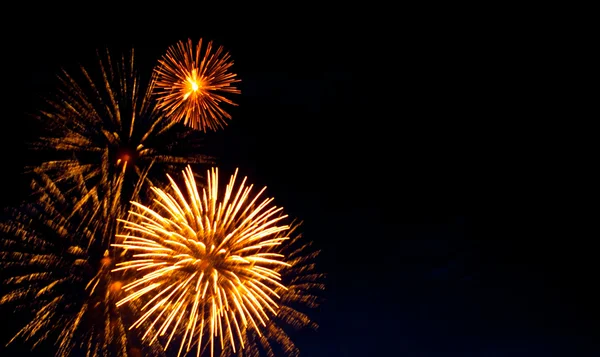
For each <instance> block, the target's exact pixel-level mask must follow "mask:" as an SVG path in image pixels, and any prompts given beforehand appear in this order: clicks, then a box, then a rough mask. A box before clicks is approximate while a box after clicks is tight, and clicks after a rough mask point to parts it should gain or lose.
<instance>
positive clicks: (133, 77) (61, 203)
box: [0, 40, 323, 357]
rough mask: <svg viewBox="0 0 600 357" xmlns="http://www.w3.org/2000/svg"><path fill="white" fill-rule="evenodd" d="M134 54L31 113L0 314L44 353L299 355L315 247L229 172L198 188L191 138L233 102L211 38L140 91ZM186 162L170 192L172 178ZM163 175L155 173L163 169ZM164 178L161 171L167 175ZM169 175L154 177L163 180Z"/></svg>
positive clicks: (0, 262)
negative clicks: (29, 150) (20, 318)
mask: <svg viewBox="0 0 600 357" xmlns="http://www.w3.org/2000/svg"><path fill="white" fill-rule="evenodd" d="M133 60H134V56H133V51H132V52H131V53H130V55H129V56H122V57H121V58H120V59H119V60H117V61H114V60H113V59H112V58H111V56H110V54H109V53H108V52H106V53H104V55H103V56H99V70H98V71H96V72H95V74H96V75H95V76H94V73H93V72H91V71H89V70H88V69H86V68H83V67H82V68H81V71H80V75H81V76H80V77H79V78H78V77H77V76H73V75H72V74H70V73H68V72H66V71H63V72H62V74H61V75H60V76H59V79H60V86H59V89H58V93H59V95H58V96H57V97H55V98H53V99H48V100H47V104H48V105H49V106H48V108H46V109H44V110H42V111H41V112H40V115H39V119H40V122H41V123H43V124H44V130H45V134H44V135H43V136H42V137H41V138H40V139H39V140H37V141H36V142H35V143H34V148H35V149H40V150H44V151H46V152H47V153H48V154H53V155H52V159H49V160H43V162H41V163H40V164H39V165H36V166H33V167H32V168H31V170H30V173H32V174H33V175H34V179H33V180H32V186H31V187H32V190H33V194H32V197H31V198H32V199H31V201H30V202H29V203H24V204H23V205H21V206H19V207H17V208H14V209H11V210H9V211H7V213H8V214H7V215H6V217H4V218H5V219H3V220H0V234H1V235H2V236H1V237H0V238H1V239H0V279H2V280H3V283H4V284H3V285H2V287H1V289H0V305H11V306H13V308H14V309H15V311H21V310H24V311H28V312H29V313H31V314H32V315H31V319H30V321H29V322H28V323H27V324H25V326H24V327H22V328H21V329H20V330H19V331H18V332H17V333H16V335H15V336H14V337H13V339H12V340H11V341H10V342H9V343H11V342H12V341H14V340H15V339H17V338H23V339H24V340H26V341H34V342H33V346H34V347H35V346H37V345H40V344H42V343H44V342H45V341H48V340H52V339H54V340H55V346H56V356H67V355H72V354H78V353H84V354H85V355H86V356H89V357H97V356H131V357H137V356H141V355H146V356H164V355H165V351H166V350H167V348H168V347H169V345H171V344H172V343H174V341H178V343H179V346H178V356H179V355H185V354H187V353H189V352H192V351H194V350H195V354H196V355H197V356H200V355H204V354H205V353H206V354H208V353H210V356H211V357H214V356H215V354H218V355H220V356H221V357H226V356H232V355H237V356H238V357H243V356H252V357H258V356H259V355H261V354H262V353H266V355H267V356H274V355H275V354H276V351H281V352H282V353H283V354H285V355H286V356H296V355H298V352H299V351H298V349H297V348H296V346H295V345H294V343H293V341H292V340H291V339H290V337H289V336H288V331H287V330H286V329H287V328H288V327H291V328H303V327H313V328H314V327H316V325H315V324H314V323H313V322H312V321H311V319H310V318H309V317H308V316H307V315H306V314H304V313H303V312H301V311H299V310H297V308H298V306H304V307H308V308H312V307H316V306H317V305H318V290H321V289H323V284H322V283H321V278H322V275H321V274H319V273H318V272H317V270H316V268H315V263H314V258H315V257H316V256H317V255H318V251H313V250H311V249H310V243H307V242H304V240H302V239H300V238H301V235H300V234H297V233H295V230H296V229H297V227H298V226H299V225H298V224H295V223H293V222H292V223H291V224H289V225H288V224H284V222H286V218H287V216H286V215H284V214H283V212H282V208H280V207H276V206H274V205H273V204H272V203H273V198H264V197H263V196H262V195H263V193H264V192H265V189H266V188H263V189H262V190H260V191H259V192H258V193H254V192H253V191H252V189H253V185H251V184H247V183H246V178H244V179H243V180H242V181H241V183H238V182H237V170H236V172H235V174H233V175H232V176H231V178H230V180H229V182H228V184H227V185H226V187H225V188H224V190H223V189H220V188H219V177H218V170H217V169H216V168H212V169H211V170H209V171H208V172H207V176H206V182H205V183H200V182H198V183H197V182H196V179H197V178H198V177H201V176H199V175H197V174H195V173H194V171H193V170H192V168H191V166H190V165H192V164H210V163H212V161H211V158H209V157H207V156H205V155H201V154H199V153H198V152H197V149H198V148H199V147H200V143H201V141H200V140H201V138H200V137H199V136H198V134H199V133H201V132H206V131H207V130H217V129H219V128H223V127H224V125H225V124H226V121H225V120H226V119H230V118H231V117H230V115H229V114H228V113H227V112H226V111H225V110H224V109H223V108H222V104H223V103H225V104H229V105H235V103H234V102H232V101H231V100H230V99H229V98H228V97H229V95H230V94H236V93H240V91H239V90H238V89H237V88H235V86H234V85H235V83H237V82H239V80H238V79H236V75H235V74H233V73H231V72H230V67H231V66H232V64H233V62H232V61H231V60H230V56H229V54H228V53H226V52H224V50H223V48H222V47H219V48H218V49H217V50H216V51H213V45H212V42H208V44H207V46H206V47H205V48H203V47H202V40H200V41H199V42H198V43H197V45H194V43H193V42H192V41H191V40H188V41H187V42H183V41H182V42H179V43H178V44H176V45H175V46H173V47H171V48H169V49H168V51H167V53H166V55H165V56H164V57H163V58H162V59H161V60H160V61H159V64H158V65H157V67H156V68H155V69H154V73H153V75H152V77H151V78H150V79H149V82H147V83H143V82H142V80H141V79H140V77H139V76H138V75H137V73H136V70H135V66H134V61H133ZM183 167H185V170H184V171H183V176H182V177H181V180H180V184H178V183H177V182H178V181H176V180H175V179H173V178H172V176H170V175H169V173H173V172H176V171H178V170H180V169H181V168H183ZM159 173H160V174H159ZM165 173H166V175H165ZM165 177H166V178H167V179H166V180H165V179H164V178H165Z"/></svg>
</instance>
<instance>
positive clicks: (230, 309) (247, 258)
mask: <svg viewBox="0 0 600 357" xmlns="http://www.w3.org/2000/svg"><path fill="white" fill-rule="evenodd" d="M236 176H237V171H236V174H234V175H233V176H232V177H231V180H230V181H229V184H228V185H227V187H226V190H225V192H224V193H222V196H221V195H220V192H219V190H218V188H219V187H218V171H217V170H216V169H213V170H212V171H211V172H209V174H208V182H207V187H206V188H205V189H203V190H202V191H201V192H200V191H199V190H198V187H197V185H196V182H195V179H194V175H193V172H192V170H191V169H190V168H189V167H188V168H187V169H186V171H185V173H184V181H185V190H181V189H180V188H179V186H178V185H177V184H176V183H175V181H173V179H172V178H170V180H171V187H170V189H171V190H170V192H168V191H165V190H161V189H157V188H153V191H154V193H155V195H156V199H155V204H154V206H153V207H146V206H143V205H141V204H139V203H136V202H134V203H133V207H134V210H133V211H132V215H131V217H132V219H131V220H129V221H125V229H126V230H127V231H128V232H127V234H124V235H121V236H120V237H122V238H123V239H124V242H123V243H122V244H116V246H118V247H122V248H125V249H127V250H129V251H131V252H135V253H136V254H134V255H133V256H132V258H131V260H129V261H126V262H123V263H119V264H118V265H121V267H119V268H117V269H115V271H118V270H122V269H131V268H135V269H136V270H137V271H149V272H148V273H146V274H145V275H143V277H141V278H139V279H137V280H135V281H133V282H131V283H130V284H128V285H126V286H124V287H123V290H124V291H125V292H130V294H129V295H128V296H127V297H125V298H124V299H123V300H121V301H119V302H118V303H117V305H121V304H123V303H126V302H128V301H130V300H134V299H137V298H139V297H142V296H144V295H148V294H151V293H154V297H152V298H151V299H150V300H149V302H148V303H146V305H145V306H144V307H147V308H148V311H147V312H146V313H144V315H143V316H142V317H141V318H140V319H139V320H138V321H137V322H136V323H134V325H133V327H136V326H137V325H138V324H140V323H142V322H144V321H145V320H146V319H149V318H151V316H153V315H154V316H155V317H154V321H153V322H152V324H151V325H155V324H157V323H158V321H159V319H160V317H162V316H163V315H164V316H165V318H164V319H163V322H162V324H161V325H160V327H159V328H158V332H159V334H164V333H166V332H167V331H169V329H170V333H169V339H168V341H167V346H168V345H169V342H170V341H171V339H172V337H173V336H174V334H175V332H176V331H177V327H179V326H183V327H185V332H184V334H183V338H182V342H181V347H180V349H179V352H180V353H181V351H182V350H183V349H184V347H185V349H186V352H187V351H188V350H189V349H190V347H191V345H192V341H194V343H197V354H198V355H200V352H201V351H202V341H203V339H204V338H207V339H208V341H209V344H210V351H211V356H213V354H214V345H215V339H218V340H219V343H220V346H221V348H223V347H224V340H225V339H227V338H228V339H229V342H230V343H231V346H232V348H233V350H234V351H235V348H236V345H237V344H239V345H241V346H242V347H243V343H244V342H243V340H244V338H243V335H242V331H245V330H246V329H248V327H250V326H251V327H253V328H254V329H256V330H258V331H260V328H259V325H262V326H265V325H266V321H268V320H269V318H270V314H273V315H274V314H276V309H277V308H278V304H277V302H276V300H278V299H279V298H280V296H279V295H278V294H277V293H276V292H275V289H277V288H283V289H285V287H284V286H283V285H282V284H281V275H280V274H279V273H278V272H277V270H276V269H275V267H277V266H289V264H288V263H286V262H285V255H283V254H281V253H279V251H280V250H281V249H280V247H281V245H282V243H283V242H284V241H286V240H287V239H288V238H287V237H286V236H285V235H283V233H284V232H285V231H286V230H288V228H289V227H288V226H286V225H277V224H278V222H279V221H281V220H282V219H284V218H285V216H284V215H281V214H280V213H281V208H276V207H274V206H270V203H271V201H272V198H271V199H265V200H262V201H260V202H259V198H260V196H261V194H262V192H263V191H264V189H263V191H260V192H259V193H258V194H257V195H255V196H252V195H251V189H252V186H251V185H250V186H246V185H245V181H246V179H244V180H243V181H242V183H241V184H240V185H239V187H236V185H235V180H236ZM196 333H197V334H198V337H196ZM147 334H148V332H146V334H145V335H144V336H146V335H147ZM154 338H157V336H154Z"/></svg>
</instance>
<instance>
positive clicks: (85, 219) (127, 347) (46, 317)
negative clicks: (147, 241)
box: [0, 175, 162, 357]
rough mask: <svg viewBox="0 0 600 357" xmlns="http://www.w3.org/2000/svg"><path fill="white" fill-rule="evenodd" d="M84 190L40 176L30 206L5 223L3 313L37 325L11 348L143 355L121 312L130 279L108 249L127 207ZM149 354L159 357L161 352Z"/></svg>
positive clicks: (0, 254)
mask: <svg viewBox="0 0 600 357" xmlns="http://www.w3.org/2000/svg"><path fill="white" fill-rule="evenodd" d="M77 182H78V183H76V184H75V185H72V184H70V185H69V186H68V187H67V186H66V185H62V184H60V183H57V182H55V181H53V180H51V179H50V178H49V177H47V176H45V175H40V176H38V177H37V178H36V179H35V180H34V181H33V182H32V188H33V191H34V195H33V197H32V201H31V203H26V204H24V205H23V206H21V207H18V208H15V209H11V210H9V212H8V217H6V218H8V219H7V220H3V221H2V222H0V233H1V234H2V237H1V238H2V239H0V275H1V276H2V278H3V285H2V289H3V290H4V291H3V292H4V294H1V295H2V296H0V305H3V306H6V307H8V308H13V309H14V311H18V312H20V313H21V314H23V315H28V314H29V317H30V320H29V322H28V323H26V324H25V326H23V327H22V328H21V329H20V330H19V331H18V332H17V333H16V335H15V336H14V337H13V339H12V340H11V341H10V342H9V343H12V342H13V341H15V340H17V339H24V340H25V341H27V342H31V343H32V344H33V347H36V346H38V345H40V344H43V343H44V342H46V341H52V340H55V341H56V343H55V346H56V356H70V355H74V354H78V353H81V354H83V353H85V355H86V356H90V357H95V356H129V355H130V351H131V350H132V349H134V350H135V348H138V349H139V347H136V346H134V345H132V343H131V337H132V336H131V334H130V333H128V331H127V329H126V327H125V325H126V324H127V321H126V313H125V312H124V310H122V309H121V310H119V309H117V307H116V301H117V300H119V299H120V298H121V297H122V296H121V294H122V292H121V290H120V287H121V285H122V280H121V279H122V278H123V277H122V276H119V275H114V274H113V273H111V270H112V268H113V267H114V261H115V258H116V257H115V254H114V252H110V251H108V250H106V249H105V248H104V247H109V246H110V243H111V238H110V237H114V234H115V231H116V224H117V221H116V217H117V216H119V215H120V214H122V212H123V211H124V207H123V206H122V205H120V204H118V202H117V198H118V196H117V195H115V194H114V193H113V192H106V196H103V195H100V194H98V191H96V190H95V188H92V189H89V188H88V187H87V186H86V185H85V182H84V180H83V179H82V178H80V179H79V180H78V181H77ZM119 185H120V183H119V182H113V185H111V186H109V187H114V189H115V190H118V189H119ZM83 196H86V197H88V198H89V199H85V200H82V199H81V197H83ZM111 200H113V201H111ZM82 203H84V204H83V206H81V205H82ZM144 348H145V347H144ZM145 352H146V353H147V354H148V355H153V356H160V355H162V348H161V347H160V346H159V345H158V344H155V345H153V346H149V347H147V348H146V351H145Z"/></svg>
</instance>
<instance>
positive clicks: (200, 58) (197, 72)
mask: <svg viewBox="0 0 600 357" xmlns="http://www.w3.org/2000/svg"><path fill="white" fill-rule="evenodd" d="M232 65H233V61H231V57H230V55H229V53H227V52H225V51H224V49H223V47H218V48H217V49H216V50H213V44H212V41H210V42H208V43H207V44H206V47H203V46H202V39H200V41H199V42H198V43H197V44H194V43H193V42H192V40H191V39H188V41H187V42H185V41H180V42H178V43H177V44H175V45H174V46H171V47H169V49H168V50H167V53H166V54H165V55H164V56H163V57H162V58H161V59H160V60H159V63H158V65H157V66H156V68H155V70H154V73H155V75H156V85H155V87H154V92H155V94H156V98H157V100H158V108H160V109H162V110H163V111H164V112H165V113H166V116H167V117H169V118H170V119H171V120H173V121H176V122H183V123H184V124H185V125H187V126H190V127H192V128H194V129H199V130H202V131H207V130H213V131H215V130H218V129H220V128H223V127H224V126H225V125H226V124H227V121H226V120H228V119H231V115H230V114H229V113H227V112H226V111H225V109H224V108H223V104H228V105H236V104H235V103H234V102H233V101H232V100H231V99H230V96H231V94H239V93H240V90H239V89H237V88H236V87H235V83H238V82H240V80H239V79H237V78H236V74H234V73H232V72H230V68H231V66H232Z"/></svg>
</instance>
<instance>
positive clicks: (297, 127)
mask: <svg viewBox="0 0 600 357" xmlns="http://www.w3.org/2000/svg"><path fill="white" fill-rule="evenodd" d="M167 5H168V4H160V6H161V7H155V6H154V5H145V6H140V7H135V6H131V7H128V8H127V9H124V8H123V7H122V6H121V5H119V6H116V5H110V4H108V3H106V4H104V3H102V4H101V3H98V4H95V5H91V6H90V8H88V9H83V8H75V7H72V8H69V7H64V8H57V7H49V6H48V7H47V8H39V7H35V8H33V7H32V8H28V7H27V6H19V7H17V8H15V10H13V11H14V13H12V14H9V13H7V14H6V15H5V16H9V17H13V16H14V19H15V20H14V21H13V22H12V23H11V25H7V24H5V25H3V26H5V28H4V29H3V31H4V37H5V38H4V43H3V68H4V73H3V81H4V86H3V87H4V91H3V95H2V96H1V97H0V98H1V100H2V103H3V113H2V116H3V125H2V126H1V127H0V128H1V138H0V142H1V143H2V148H1V150H2V152H3V153H4V158H3V159H4V160H3V161H4V163H3V170H2V171H3V175H2V176H3V182H4V185H3V187H4V190H5V192H4V193H3V194H2V203H3V204H4V205H10V204H14V203H15V202H17V201H18V200H20V199H21V198H23V197H24V196H25V195H26V194H27V182H24V181H23V179H22V177H21V176H20V174H19V173H20V172H21V171H22V168H23V164H24V162H26V161H27V160H28V155H31V154H28V153H27V152H26V150H25V145H24V143H25V141H26V140H28V139H29V138H30V137H31V136H33V135H35V133H34V132H33V131H31V130H30V122H29V121H28V120H27V118H26V116H25V115H24V113H25V112H35V110H36V105H37V99H36V98H38V97H40V96H42V95H44V93H47V92H48V91H51V90H52V86H53V83H54V82H53V81H54V78H55V77H54V75H55V74H56V73H57V72H58V71H59V69H60V68H61V67H62V66H73V65H76V64H78V63H81V64H86V63H90V64H93V63H95V62H94V58H95V57H94V56H95V50H96V49H97V48H104V47H108V48H110V49H112V50H113V51H115V50H117V51H120V50H127V49H129V48H131V47H134V48H135V50H136V52H137V59H138V64H139V67H138V68H139V69H140V71H141V72H142V73H149V71H150V70H151V69H152V67H153V66H154V64H155V63H156V60H157V59H158V58H159V57H160V56H161V55H162V54H163V53H164V51H166V49H167V47H168V46H170V45H172V44H174V43H176V42H177V41H179V40H185V39H187V38H188V37H189V38H192V39H193V40H197V39H199V38H200V37H202V38H204V39H207V40H209V39H210V40H213V41H214V42H215V43H216V44H219V45H223V46H224V47H225V48H226V49H227V50H228V51H229V52H230V54H231V55H232V58H233V60H234V62H235V65H234V68H233V70H234V71H235V72H236V73H238V74H239V77H240V78H241V79H242V82H241V83H240V88H241V90H242V95H239V96H237V98H235V100H236V101H237V103H238V104H239V106H238V107H235V108H233V109H232V110H231V114H232V115H233V120H232V121H231V122H230V124H229V126H228V127H227V128H226V129H225V130H223V131H220V132H216V133H210V134H208V135H207V138H206V140H207V146H206V150H207V152H209V153H211V154H214V155H216V156H217V157H218V160H219V161H218V162H219V166H220V167H221V168H223V170H225V171H226V172H232V171H233V169H235V168H236V167H239V168H240V172H241V174H243V175H247V176H248V177H249V179H250V180H251V181H252V182H254V183H255V184H256V185H258V186H264V185H266V186H267V187H268V193H269V194H270V195H272V196H274V197H275V199H276V202H277V203H278V204H280V205H282V206H283V207H285V209H286V211H287V212H288V213H289V214H290V215H292V216H295V217H298V218H300V219H302V220H304V222H305V224H304V228H303V232H304V234H305V236H306V237H308V238H309V239H311V240H313V241H315V243H316V244H317V246H319V247H320V248H321V249H322V250H323V255H322V258H321V261H320V266H321V269H322V270H323V271H324V272H325V273H327V276H328V279H327V290H326V292H325V294H324V298H325V304H324V305H323V306H322V307H321V308H319V309H318V310H316V311H313V315H312V316H313V317H314V319H315V320H316V321H317V322H318V323H319V324H320V325H321V328H320V329H319V330H318V331H317V332H306V331H305V332H300V333H298V334H297V335H295V336H292V337H293V338H294V339H295V340H296V341H297V342H298V346H299V347H300V349H301V351H302V353H303V356H309V357H310V356H314V357H319V356H511V357H513V356H593V355H597V354H598V353H599V351H600V349H598V345H597V341H598V339H597V332H598V325H597V322H598V317H599V316H600V314H599V309H598V307H597V302H598V297H599V296H598V293H595V292H594V291H595V289H594V287H595V286H596V285H597V281H598V279H597V276H596V272H597V267H595V265H594V264H593V262H594V259H595V258H594V255H593V253H592V252H591V249H590V248H587V247H588V245H589V244H590V241H591V239H592V236H593V235H592V234H589V231H587V230H586V229H585V228H582V227H588V226H589V225H588V223H587V222H588V221H587V217H585V216H578V215H577V214H575V213H573V211H570V210H569V209H568V208H565V207H563V206H560V205H559V204H557V203H556V202H555V201H554V200H552V199H551V198H548V195H551V192H552V191H553V189H552V185H549V184H548V185H547V186H548V189H546V187H547V186H546V183H547V180H544V178H541V179H540V180H538V179H537V178H535V179H533V178H530V177H529V176H528V175H529V174H530V173H531V172H534V171H535V165H536V163H539V162H540V160H539V158H540V156H542V157H543V156H544V155H543V152H544V150H543V148H538V151H537V152H539V153H541V154H540V155H538V156H536V155H530V156H526V157H521V158H519V160H518V164H517V162H515V163H514V165H511V163H510V162H507V161H510V160H512V159H509V158H506V159H504V157H505V156H504V154H507V157H508V154H509V153H511V154H513V153H514V152H513V150H514V147H515V145H516V142H515V141H514V140H516V139H512V138H509V137H504V134H505V133H506V132H509V133H514V132H518V131H519V130H521V129H522V122H520V116H523V117H525V116H526V115H525V114H523V113H519V112H518V111H517V112H513V113H511V115H510V118H508V119H507V118H506V116H505V114H504V112H503V111H502V109H503V107H502V103H500V104H497V103H495V104H491V102H492V100H491V99H494V98H498V97H502V94H506V92H510V91H511V90H513V89H518V87H519V85H520V84H519V83H518V82H517V83H513V84H512V86H514V88H511V87H508V88H507V87H504V85H505V84H503V85H502V86H500V85H499V84H498V83H500V82H498V77H499V76H502V75H503V74H504V73H505V72H508V71H509V70H507V66H508V62H507V61H506V59H507V58H510V59H513V60H514V59H515V58H517V59H518V58H520V57H522V56H524V54H523V52H522V48H521V47H518V48H517V47H514V48H513V47H511V46H506V43H502V41H500V40H498V37H497V34H496V35H494V36H492V35H491V34H489V33H487V32H486V31H484V28H485V27H484V24H485V23H486V20H487V18H486V16H488V15H487V14H486V13H485V12H482V13H479V14H477V16H475V15H473V16H472V15H471V14H470V13H469V12H467V10H466V9H458V8H452V9H449V8H438V7H433V6H432V7H430V8H428V7H426V6H424V7H423V8H420V9H415V8H409V7H398V8H397V9H392V8H389V9H388V8H384V7H381V8H377V9H366V8H364V7H360V8H356V9H352V8H349V7H347V6H348V5H345V6H344V7H335V6H332V7H331V9H329V10H326V9H324V8H322V7H320V6H312V5H311V6H309V5H307V4H304V3H301V4H300V5H292V4H289V8H287V9H283V8H278V7H273V6H265V7H263V8H257V7H253V8H249V9H248V11H246V12H244V11H239V12H236V14H235V15H233V14H232V13H231V11H232V8H233V6H234V5H233V4H232V5H231V8H228V9H225V8H221V9H213V8H210V6H206V7H204V5H202V4H195V5H194V6H191V5H185V4H173V6H172V8H166V6H167ZM82 6H83V5H82ZM94 6H95V7H94ZM156 6H158V5H156ZM286 6H288V5H286ZM225 7H228V6H225ZM474 19H476V21H474ZM506 26H507V27H510V26H509V25H506ZM500 46H502V47H501V48H502V49H500ZM511 51H514V52H511ZM511 63H514V62H511ZM516 68H519V66H518V65H517V66H516ZM144 71H145V72H144ZM502 83H503V82H502ZM503 98H509V101H510V98H511V96H510V95H508V96H505V97H503ZM509 101H508V102H505V103H504V104H506V105H507V106H508V105H509V104H510V102H509ZM523 120H526V118H523ZM519 140H521V139H519ZM490 143H493V145H497V146H496V147H494V148H493V150H491V151H488V149H489V148H490V145H489V144H490ZM517 156H518V155H517ZM507 163H508V165H507ZM490 167H491V170H490ZM490 176H491V177H490ZM536 177H537V176H536ZM489 178H493V179H495V180H493V183H489V184H488V183H484V182H488V180H487V179H489ZM555 189H556V187H555ZM517 192H518V193H517ZM475 223H476V224H475ZM596 236H597V234H596ZM3 313H5V312H3ZM11 319H12V317H11V316H10V315H4V316H3V320H4V321H10V320H11ZM8 337H9V336H4V338H3V339H2V340H3V341H4V340H6V339H7V338H8ZM16 351H21V352H20V353H21V355H25V354H24V353H25V352H22V351H25V350H24V349H22V348H20V347H19V346H15V347H10V348H8V349H6V352H5V353H7V354H9V355H10V354H14V353H16ZM35 353H38V354H37V355H46V354H47V352H46V354H44V353H45V352H44V351H37V352H35V351H34V353H32V354H31V355H36V354H35Z"/></svg>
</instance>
